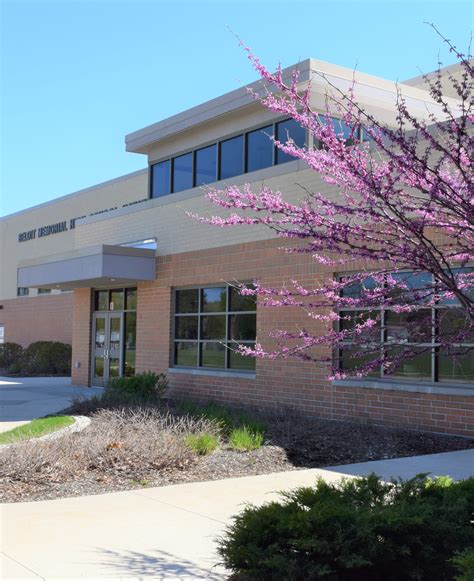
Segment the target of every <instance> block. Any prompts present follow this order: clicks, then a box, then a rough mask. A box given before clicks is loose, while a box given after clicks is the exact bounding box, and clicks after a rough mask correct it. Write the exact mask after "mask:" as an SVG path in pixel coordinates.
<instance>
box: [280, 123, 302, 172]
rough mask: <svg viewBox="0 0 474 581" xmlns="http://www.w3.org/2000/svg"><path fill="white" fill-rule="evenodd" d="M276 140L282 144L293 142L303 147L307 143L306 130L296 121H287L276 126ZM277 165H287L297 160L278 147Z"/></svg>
mask: <svg viewBox="0 0 474 581" xmlns="http://www.w3.org/2000/svg"><path fill="white" fill-rule="evenodd" d="M276 139H277V141H279V142H280V143H286V142H287V141H290V140H291V141H293V142H294V144H295V145H297V146H298V147H303V146H304V144H305V141H306V130H305V129H304V127H301V125H300V124H299V123H297V122H296V121H295V120H294V119H287V120H286V121H280V123H277V124H276ZM275 154H276V163H278V164H279V163H286V162H287V161H292V160H294V159H295V158H294V157H293V156H292V155H289V154H288V153H285V152H284V151H282V150H281V149H279V148H278V147H277V148H276V152H275Z"/></svg>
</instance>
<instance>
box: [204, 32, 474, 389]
mask: <svg viewBox="0 0 474 581" xmlns="http://www.w3.org/2000/svg"><path fill="white" fill-rule="evenodd" d="M445 41H446V42H447V43H448V44H449V48H450V50H451V52H453V53H455V55H456V57H457V58H458V60H459V62H460V65H461V67H462V69H461V70H462V74H461V77H460V78H455V77H454V76H452V75H448V80H449V84H450V87H452V89H453V90H454V93H455V94H456V96H457V97H456V100H457V103H456V105H455V106H453V100H452V99H450V98H448V97H446V95H445V91H444V90H443V82H444V81H443V80H442V74H441V70H440V69H438V71H437V74H435V75H434V76H429V77H425V82H426V83H427V86H428V87H429V93H430V95H431V98H432V100H433V101H434V103H435V104H436V106H435V107H434V108H433V110H435V109H436V110H437V112H438V113H436V114H435V113H433V112H432V113H430V114H429V115H428V117H427V118H425V119H419V118H417V117H416V116H415V115H414V114H413V113H412V112H410V110H409V107H408V106H407V104H406V101H405V99H404V97H403V95H402V92H401V91H398V98H397V103H396V123H394V124H392V125H391V126H390V125H388V124H387V123H385V122H382V121H381V120H379V119H378V118H377V117H376V116H374V115H373V114H371V113H370V112H369V111H368V110H367V109H366V108H364V107H363V106H362V105H361V104H360V103H359V102H358V101H357V99H356V97H355V94H356V88H357V85H356V82H355V81H354V82H353V84H352V87H351V90H350V91H349V92H348V93H346V94H344V93H343V92H341V91H340V90H338V89H337V88H336V87H334V86H332V85H331V83H330V82H329V81H328V80H327V79H326V78H325V82H326V84H327V87H328V94H327V96H326V110H325V112H324V114H321V113H320V112H316V111H314V110H313V109H312V107H311V100H310V96H311V85H310V83H308V84H307V85H305V86H304V87H302V86H301V85H302V83H300V82H299V75H298V71H297V70H295V71H294V73H293V75H292V78H291V81H290V82H285V81H284V78H283V74H282V70H281V69H280V68H279V69H278V70H277V71H276V72H274V73H271V72H270V71H269V70H267V69H266V68H265V67H264V66H263V65H262V64H261V63H260V61H259V60H258V59H257V58H256V57H255V56H254V55H253V54H252V52H251V51H250V50H249V49H247V48H246V49H245V50H246V51H247V53H248V57H249V59H250V61H251V63H252V64H253V66H254V68H255V69H256V70H257V71H258V73H259V74H260V75H261V78H262V80H263V81H265V86H266V87H271V88H272V89H273V90H267V91H266V92H265V94H264V95H263V96H258V95H256V94H254V97H255V98H256V99H258V100H259V101H260V102H261V103H262V105H263V106H264V107H266V108H267V109H269V110H271V111H273V112H275V113H278V114H280V115H285V116H287V117H290V118H292V119H294V120H295V121H296V122H297V123H298V124H300V125H301V126H302V127H304V128H305V129H306V130H307V133H308V134H309V135H310V136H311V140H310V141H309V142H308V143H310V144H311V145H310V146H309V145H308V144H307V145H306V146H298V145H297V144H296V143H294V142H293V141H292V140H291V139H290V138H288V140H287V141H285V142H279V141H276V140H275V144H276V146H277V147H278V148H279V149H280V150H282V151H283V152H285V153H287V154H290V155H292V156H294V157H295V158H298V159H300V160H302V161H303V162H305V163H306V164H307V166H308V168H310V169H311V170H313V171H314V172H317V173H318V174H319V176H320V179H321V180H322V182H323V183H326V184H329V185H330V186H333V187H335V188H337V196H336V197H332V196H331V197H329V196H327V195H324V194H321V193H319V192H317V191H309V192H306V194H305V197H304V200H303V201H301V202H298V203H291V202H289V201H287V200H286V199H285V196H284V195H283V194H282V193H281V192H279V191H272V190H271V189H269V188H268V187H262V188H261V189H260V191H259V192H255V191H252V189H251V188H250V186H248V185H246V186H244V187H241V188H239V187H237V186H229V187H226V188H224V189H213V190H211V191H209V192H208V194H207V195H208V198H209V199H210V200H211V201H212V202H213V203H214V204H216V205H217V206H219V207H220V208H222V209H224V210H226V211H225V212H223V214H224V216H213V217H210V218H204V217H199V219H200V220H201V221H203V222H208V223H211V224H214V225H217V226H220V227H236V226H239V225H242V224H246V225H265V226H267V227H268V228H271V229H272V230H274V231H275V232H276V233H277V235H278V236H280V237H281V238H284V239H287V240H288V243H287V247H286V248H284V249H282V250H283V251H286V252H297V253H306V254H308V255H309V256H310V257H311V259H312V260H314V261H316V262H318V263H320V264H321V265H323V267H322V268H325V269H327V268H330V269H331V270H332V271H333V274H334V276H330V277H328V278H327V279H326V280H325V281H324V282H322V283H315V284H314V286H311V287H308V285H306V286H303V285H301V284H299V283H298V281H296V280H292V281H289V284H288V285H287V286H285V288H266V287H265V286H263V285H262V284H261V283H259V281H258V280H257V281H255V285H254V286H253V287H242V290H241V292H242V293H243V294H251V295H256V296H257V297H258V298H259V302H260V304H261V305H262V306H266V307H270V308H278V307H292V308H295V309H300V310H301V309H303V310H304V311H305V312H306V313H307V315H308V317H309V318H311V319H314V320H317V321H320V322H322V324H323V325H324V327H325V331H324V332H318V333H314V332H311V331H310V330H308V329H306V328H302V327H299V328H295V329H279V330H275V331H274V335H275V337H277V344H278V348H276V349H274V350H270V351H266V350H265V349H264V347H263V346H262V345H261V344H257V345H256V347H255V349H250V348H248V347H246V348H244V347H241V351H242V352H243V353H244V354H247V355H253V356H255V357H270V358H276V357H297V358H300V359H303V360H310V361H315V362H318V363H321V364H323V365H325V366H327V365H328V364H330V366H331V373H330V376H331V377H332V378H345V377H348V376H365V375H367V374H370V373H374V372H376V373H379V370H382V373H384V374H390V373H391V372H393V371H394V370H396V369H397V368H399V366H400V365H402V364H403V363H404V362H406V361H407V360H410V359H412V358H415V357H420V356H423V354H424V353H425V354H426V353H429V354H431V353H433V352H436V353H442V354H443V355H444V356H449V357H450V358H451V359H452V358H460V360H464V361H466V356H467V354H468V353H470V354H471V356H474V292H473V290H472V289H473V285H474V269H473V268H471V265H472V263H473V261H474V187H473V180H472V177H473V167H474V165H473V163H474V135H473V132H472V124H473V121H474V114H473V113H474V112H473V93H472V87H473V79H474V68H473V65H472V61H471V62H470V61H469V59H468V57H466V56H465V55H463V54H461V53H459V52H458V51H457V50H456V49H455V47H454V46H453V45H452V44H451V43H449V41H447V40H445ZM335 118H337V121H335ZM361 128H363V129H361ZM290 239H291V243H290ZM361 261H362V263H363V264H364V268H363V270H362V271H361V269H360V264H361ZM354 265H356V266H358V268H355V267H354ZM338 273H344V275H343V276H341V275H340V274H338ZM309 327H311V325H309ZM470 344H471V345H470ZM323 345H326V346H329V347H330V349H327V350H326V353H327V355H326V356H321V355H317V354H316V353H318V352H320V351H321V349H317V347H318V346H323ZM334 352H336V354H337V355H338V356H336V357H334ZM341 352H342V354H343V355H342V356H339V355H340V354H341ZM463 358H464V359H463ZM473 367H474V366H473Z"/></svg>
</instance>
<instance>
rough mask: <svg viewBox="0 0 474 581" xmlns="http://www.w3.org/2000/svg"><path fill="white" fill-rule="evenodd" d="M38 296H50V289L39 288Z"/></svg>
mask: <svg viewBox="0 0 474 581" xmlns="http://www.w3.org/2000/svg"><path fill="white" fill-rule="evenodd" d="M38 294H39V295H49V294H51V289H50V288H39V289H38Z"/></svg>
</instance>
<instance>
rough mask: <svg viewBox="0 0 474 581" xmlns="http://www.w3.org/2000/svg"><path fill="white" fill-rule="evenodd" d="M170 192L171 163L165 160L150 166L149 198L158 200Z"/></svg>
mask: <svg viewBox="0 0 474 581" xmlns="http://www.w3.org/2000/svg"><path fill="white" fill-rule="evenodd" d="M170 192H171V161H170V160H169V159H167V160H166V161H162V162H160V163H155V164H154V165H152V166H151V197H152V198H160V197H161V196H167V195H168V194H169V193H170Z"/></svg>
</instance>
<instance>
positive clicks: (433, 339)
mask: <svg viewBox="0 0 474 581" xmlns="http://www.w3.org/2000/svg"><path fill="white" fill-rule="evenodd" d="M469 270H470V271H471V272H472V270H473V269H472V268H471V269H469ZM392 276H393V277H394V278H395V279H401V280H402V282H403V283H404V285H406V290H403V292H404V297H403V302H406V301H407V299H408V300H410V295H411V297H412V301H410V302H414V303H417V304H418V305H419V306H418V308H417V309H416V310H413V311H411V312H405V313H403V312H402V313H397V312H395V311H394V310H393V309H390V308H389V307H388V308H387V307H386V308H374V307H371V308H366V309H363V308H361V307H357V308H354V309H349V308H347V309H344V310H343V311H341V312H340V317H341V320H340V323H339V325H340V329H341V330H344V329H348V330H350V329H351V328H352V327H353V326H354V325H356V324H358V323H361V322H362V321H363V320H364V318H367V317H368V316H369V315H370V317H371V318H372V319H377V324H376V326H375V327H372V328H371V329H370V331H368V332H367V334H366V336H365V337H364V341H365V345H366V346H369V348H364V350H363V351H361V348H360V347H357V346H356V345H354V344H353V343H351V341H349V340H348V341H347V342H346V343H345V344H343V346H342V349H341V350H340V353H339V358H340V364H341V367H342V368H343V369H346V370H354V369H356V368H357V367H359V366H361V365H363V364H365V363H368V362H369V361H373V360H375V359H376V358H378V357H379V358H380V359H381V360H383V358H384V357H385V356H386V355H387V356H389V357H390V358H391V359H394V358H396V356H397V354H400V360H399V361H398V365H397V366H396V369H395V371H394V372H392V373H387V370H386V369H385V368H384V365H383V364H382V365H381V366H380V369H377V370H375V371H374V372H373V373H371V374H370V377H384V376H385V377H389V378H394V379H410V380H417V381H430V382H444V383H472V382H474V331H472V330H471V331H470V333H469V334H468V335H467V336H466V337H465V338H464V339H463V341H462V342H461V343H454V342H453V351H452V352H449V353H447V352H446V349H444V348H443V347H441V345H440V343H438V342H437V336H442V337H449V335H450V334H452V336H453V337H455V336H456V335H457V336H459V333H460V332H462V331H463V329H464V328H465V329H466V332H467V329H468V327H467V326H466V325H467V321H466V318H465V316H464V314H463V311H462V310H461V309H460V308H459V304H458V303H457V301H456V300H455V299H449V300H447V299H443V297H442V294H440V298H439V300H438V301H437V303H436V305H435V306H426V308H425V307H424V306H423V305H424V304H426V297H425V298H424V297H423V294H424V293H423V289H427V288H429V287H431V286H432V283H433V281H432V278H431V275H430V274H427V273H416V274H415V273H409V272H406V273H396V274H393V275H392ZM373 287H374V281H373V280H372V279H371V278H370V277H368V278H367V279H365V281H363V283H355V284H353V285H350V286H349V287H346V288H345V289H344V292H343V296H347V297H352V298H358V297H361V296H362V295H363V293H364V292H365V291H366V290H370V289H371V288H373ZM472 293H473V294H474V290H473V291H472ZM425 294H426V293H425ZM466 332H465V333H466ZM407 349H409V350H411V351H413V352H414V353H415V355H414V356H410V357H403V356H402V354H403V352H404V351H405V350H407Z"/></svg>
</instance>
